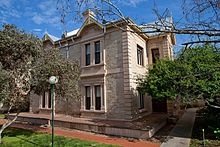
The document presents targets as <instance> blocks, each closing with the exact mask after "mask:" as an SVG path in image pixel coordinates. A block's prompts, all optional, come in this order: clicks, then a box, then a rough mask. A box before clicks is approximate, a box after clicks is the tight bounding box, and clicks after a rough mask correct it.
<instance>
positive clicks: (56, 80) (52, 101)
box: [49, 76, 58, 147]
mask: <svg viewBox="0 0 220 147" xmlns="http://www.w3.org/2000/svg"><path fill="white" fill-rule="evenodd" d="M57 82H58V78H57V77H55V76H51V77H50V78H49V83H50V84H51V103H52V122H51V123H52V147H54V97H55V93H54V87H55V84H56V83H57Z"/></svg>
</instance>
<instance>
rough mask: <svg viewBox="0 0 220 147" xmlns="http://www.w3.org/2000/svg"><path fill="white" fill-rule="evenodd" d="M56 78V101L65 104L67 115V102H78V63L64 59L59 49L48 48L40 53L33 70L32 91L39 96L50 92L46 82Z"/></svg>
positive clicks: (49, 86)
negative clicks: (53, 77) (50, 78)
mask: <svg viewBox="0 0 220 147" xmlns="http://www.w3.org/2000/svg"><path fill="white" fill-rule="evenodd" d="M53 75H55V76H57V77H58V78H59V82H58V83H57V84H56V85H55V86H56V89H55V90H56V98H57V99H56V100H58V101H59V100H62V101H64V102H66V109H67V111H66V112H67V113H68V111H69V108H68V107H69V102H73V101H72V100H74V101H76V102H77V101H79V100H80V99H79V88H78V82H79V75H80V70H79V63H78V62H77V61H76V60H67V59H65V58H64V57H63V56H62V55H61V53H60V51H59V49H56V48H50V49H45V50H43V51H42V52H41V55H40V58H38V60H37V62H36V63H35V70H33V79H32V80H33V82H32V87H33V88H32V90H33V91H34V92H35V93H36V94H39V95H43V93H44V92H48V91H50V90H51V85H50V84H49V82H48V79H49V77H50V76H53Z"/></svg>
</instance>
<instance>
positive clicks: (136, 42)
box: [127, 32, 152, 118]
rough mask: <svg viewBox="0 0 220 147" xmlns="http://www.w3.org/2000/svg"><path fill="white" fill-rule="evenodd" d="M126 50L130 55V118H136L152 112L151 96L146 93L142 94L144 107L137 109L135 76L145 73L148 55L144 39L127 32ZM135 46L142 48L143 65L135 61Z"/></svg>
mask: <svg viewBox="0 0 220 147" xmlns="http://www.w3.org/2000/svg"><path fill="white" fill-rule="evenodd" d="M127 35H128V42H129V43H128V44H129V45H128V50H129V55H128V56H129V57H130V67H129V75H130V80H129V82H130V90H131V93H130V96H131V101H132V107H131V108H132V110H131V113H132V118H136V117H138V116H140V115H144V114H145V113H143V112H146V113H150V112H152V103H151V98H150V97H148V96H147V95H145V96H144V109H142V110H140V109H139V100H138V91H137V90H136V88H137V78H138V77H142V76H143V75H145V74H146V73H147V66H148V57H147V44H146V40H145V39H143V38H142V37H140V36H139V35H138V34H135V33H131V32H128V34H127ZM137 46H139V47H141V48H142V49H143V65H139V64H138V62H137V60H138V59H137Z"/></svg>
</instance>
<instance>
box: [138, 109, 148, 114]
mask: <svg viewBox="0 0 220 147" xmlns="http://www.w3.org/2000/svg"><path fill="white" fill-rule="evenodd" d="M146 111H147V110H146V109H145V108H143V109H139V112H140V113H142V112H146Z"/></svg>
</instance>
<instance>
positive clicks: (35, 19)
mask: <svg viewBox="0 0 220 147" xmlns="http://www.w3.org/2000/svg"><path fill="white" fill-rule="evenodd" d="M32 20H33V22H34V23H36V24H42V23H43V22H44V18H43V17H42V16H40V15H38V14H37V15H34V16H33V17H32Z"/></svg>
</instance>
